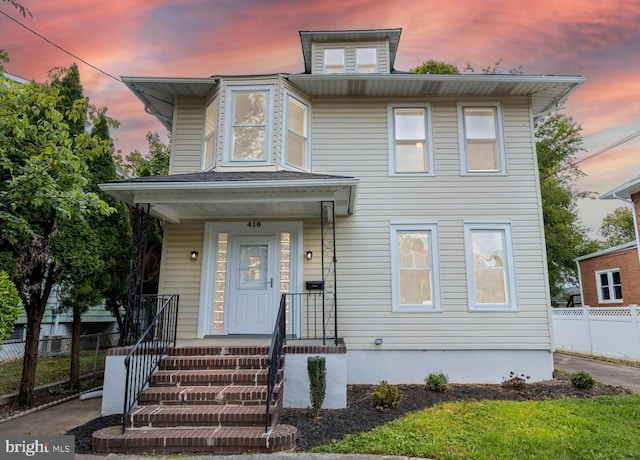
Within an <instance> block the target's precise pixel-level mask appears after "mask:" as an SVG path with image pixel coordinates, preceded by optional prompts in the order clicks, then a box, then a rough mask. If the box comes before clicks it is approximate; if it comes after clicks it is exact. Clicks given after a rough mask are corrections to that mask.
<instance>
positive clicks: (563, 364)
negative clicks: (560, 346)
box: [553, 352, 640, 393]
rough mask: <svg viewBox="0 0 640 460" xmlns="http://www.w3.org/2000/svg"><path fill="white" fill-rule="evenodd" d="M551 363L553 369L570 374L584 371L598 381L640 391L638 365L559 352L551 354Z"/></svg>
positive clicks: (639, 368) (639, 369)
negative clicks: (625, 364)
mask: <svg viewBox="0 0 640 460" xmlns="http://www.w3.org/2000/svg"><path fill="white" fill-rule="evenodd" d="M553 364H554V368H555V369H558V370H561V371H564V372H567V373H571V374H572V373H574V372H578V371H585V372H588V373H589V374H591V376H592V377H593V378H594V379H595V380H597V381H598V382H602V383H606V384H608V385H613V386H619V387H623V388H628V389H629V390H631V391H633V392H635V393H640V367H631V366H623V365H622V364H613V363H608V362H605V361H598V360H597V359H590V358H580V357H578V356H573V355H565V354H563V353H559V352H556V353H554V354H553Z"/></svg>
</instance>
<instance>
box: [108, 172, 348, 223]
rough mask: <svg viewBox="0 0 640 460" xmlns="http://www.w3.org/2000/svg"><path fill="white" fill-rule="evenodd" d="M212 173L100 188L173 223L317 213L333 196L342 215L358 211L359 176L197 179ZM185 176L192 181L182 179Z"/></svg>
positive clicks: (125, 182) (336, 211) (159, 177)
mask: <svg viewBox="0 0 640 460" xmlns="http://www.w3.org/2000/svg"><path fill="white" fill-rule="evenodd" d="M206 174H208V173H199V174H193V175H175V176H158V177H155V178H153V177H150V178H138V179H128V180H122V181H113V182H108V183H105V184H100V188H101V189H102V190H103V191H105V192H107V193H109V194H110V195H112V196H114V197H116V198H119V199H121V200H123V201H125V202H126V203H128V204H129V205H132V206H135V205H149V206H150V214H151V215H152V216H154V217H156V218H158V219H160V220H164V221H167V222H171V223H180V222H181V221H182V220H187V219H230V218H235V219H242V218H252V219H257V218H274V217H277V218H296V219H305V218H315V217H318V216H320V202H322V201H333V202H334V212H335V215H336V216H338V217H339V216H348V215H351V214H353V213H355V211H356V198H357V188H358V179H356V178H353V177H341V176H333V177H332V176H321V177H315V175H309V176H311V177H309V178H306V179H292V180H281V179H273V180H269V179H266V180H227V181H206V180H200V181H199V180H197V177H198V176H199V175H202V176H203V177H204V175H206ZM209 174H216V173H209ZM185 176H189V179H190V180H189V181H182V180H181V178H183V177H185ZM140 179H143V180H140ZM154 179H155V180H154Z"/></svg>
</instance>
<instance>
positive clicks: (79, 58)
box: [0, 11, 122, 83]
mask: <svg viewBox="0 0 640 460" xmlns="http://www.w3.org/2000/svg"><path fill="white" fill-rule="evenodd" d="M0 14H2V15H3V16H4V17H6V18H8V19H10V20H12V21H13V22H15V23H16V24H18V25H19V26H21V27H23V28H25V29H27V30H28V31H29V32H31V33H32V34H34V35H36V36H38V37H40V38H41V39H43V40H44V41H45V42H47V43H49V44H50V45H52V46H55V47H56V48H58V49H59V50H60V51H62V52H63V53H66V54H68V55H69V56H71V57H73V58H74V59H77V60H78V61H80V62H82V63H83V64H86V65H88V66H89V67H91V68H92V69H94V70H97V71H98V72H100V73H101V74H103V75H106V76H107V77H109V78H112V79H114V80H115V81H117V82H118V83H122V80H120V79H119V78H118V77H114V76H113V75H111V74H110V73H109V72H105V71H104V70H102V69H100V68H98V67H96V66H94V65H93V64H89V63H88V62H87V61H85V60H84V59H82V58H81V57H79V56H76V55H75V54H73V53H72V52H70V51H67V50H66V49H64V48H63V47H61V46H60V45H57V44H55V43H54V42H52V41H51V40H49V39H48V38H47V37H45V36H43V35H41V34H39V33H38V32H36V31H35V30H33V29H31V28H29V27H28V26H26V25H24V24H23V23H21V22H20V21H18V20H17V19H14V18H12V17H11V16H9V15H8V14H7V13H5V12H4V11H0Z"/></svg>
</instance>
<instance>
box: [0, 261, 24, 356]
mask: <svg viewBox="0 0 640 460" xmlns="http://www.w3.org/2000/svg"><path fill="white" fill-rule="evenodd" d="M21 312H22V301H21V300H20V296H19V295H18V290H17V289H16V286H15V285H14V284H13V282H11V279H10V278H9V275H8V274H7V272H5V271H2V270H0V342H2V340H4V339H6V338H7V337H9V336H10V335H11V333H12V332H13V328H14V326H15V323H16V321H17V319H18V318H19V317H20V313H21ZM1 347H2V344H1V343H0V348H1Z"/></svg>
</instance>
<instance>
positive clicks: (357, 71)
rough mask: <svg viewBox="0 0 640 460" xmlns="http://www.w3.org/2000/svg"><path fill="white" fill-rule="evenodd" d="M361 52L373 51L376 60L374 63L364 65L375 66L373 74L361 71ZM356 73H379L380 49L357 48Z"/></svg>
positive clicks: (369, 47)
mask: <svg viewBox="0 0 640 460" xmlns="http://www.w3.org/2000/svg"><path fill="white" fill-rule="evenodd" d="M361 50H373V53H374V54H373V55H374V60H373V62H366V63H363V64H362V65H363V66H371V65H372V64H373V72H361V71H360V65H361V63H360V51H361ZM356 73H364V74H369V73H378V48H377V47H376V46H360V47H357V48H356Z"/></svg>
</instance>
